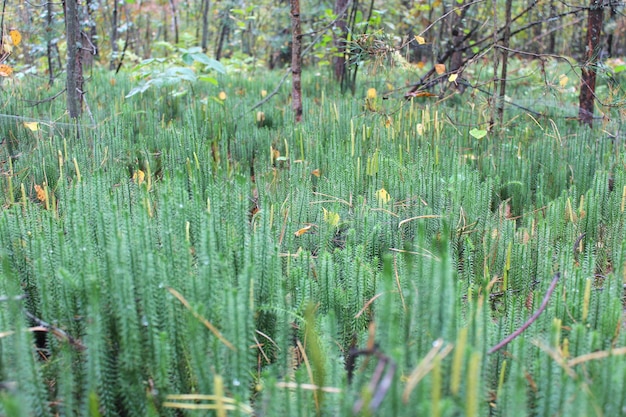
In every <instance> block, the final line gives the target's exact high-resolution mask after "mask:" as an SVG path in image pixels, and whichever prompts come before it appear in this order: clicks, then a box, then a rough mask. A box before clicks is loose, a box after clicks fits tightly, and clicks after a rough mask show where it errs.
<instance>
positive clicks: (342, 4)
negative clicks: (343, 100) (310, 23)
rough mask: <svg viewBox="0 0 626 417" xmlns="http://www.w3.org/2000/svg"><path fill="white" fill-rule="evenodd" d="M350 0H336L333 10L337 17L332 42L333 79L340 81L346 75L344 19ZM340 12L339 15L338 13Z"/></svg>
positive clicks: (345, 23) (346, 32)
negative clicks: (333, 55) (333, 45)
mask: <svg viewBox="0 0 626 417" xmlns="http://www.w3.org/2000/svg"><path fill="white" fill-rule="evenodd" d="M349 2H350V0H336V1H335V8H334V10H333V12H334V13H335V14H337V15H338V16H337V17H338V18H339V19H337V22H336V23H335V26H336V28H337V29H336V30H335V32H334V33H335V39H334V44H335V47H336V48H337V55H336V56H335V57H334V58H333V68H334V70H335V80H337V81H339V82H341V81H342V80H343V78H344V76H345V75H346V57H345V53H346V36H347V34H348V21H347V20H346V15H347V9H348V3H349ZM339 13H341V15H339Z"/></svg>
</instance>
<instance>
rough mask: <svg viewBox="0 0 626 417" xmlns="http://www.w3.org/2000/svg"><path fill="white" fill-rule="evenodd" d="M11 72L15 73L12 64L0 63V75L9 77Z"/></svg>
mask: <svg viewBox="0 0 626 417" xmlns="http://www.w3.org/2000/svg"><path fill="white" fill-rule="evenodd" d="M11 74H13V68H11V67H10V66H8V65H6V64H0V76H1V77H8V76H9V75H11Z"/></svg>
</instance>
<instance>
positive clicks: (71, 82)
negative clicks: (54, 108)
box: [63, 0, 83, 119]
mask: <svg viewBox="0 0 626 417" xmlns="http://www.w3.org/2000/svg"><path fill="white" fill-rule="evenodd" d="M63 9H64V11H65V34H66V37H67V70H66V73H67V74H66V76H67V78H66V83H65V88H66V93H67V111H68V112H69V114H70V117H71V118H73V119H77V118H78V117H79V116H80V114H81V113H82V107H83V66H82V63H81V55H82V54H81V53H80V42H79V39H80V36H81V34H80V25H79V20H78V0H65V1H64V2H63Z"/></svg>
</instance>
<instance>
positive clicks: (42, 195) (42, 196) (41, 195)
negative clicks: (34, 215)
mask: <svg viewBox="0 0 626 417" xmlns="http://www.w3.org/2000/svg"><path fill="white" fill-rule="evenodd" d="M35 192H36V193H37V200H39V201H41V202H42V203H43V202H44V201H46V190H45V189H44V188H43V187H42V186H40V185H37V184H35Z"/></svg>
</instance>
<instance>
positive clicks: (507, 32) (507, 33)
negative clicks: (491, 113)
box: [497, 0, 513, 124]
mask: <svg viewBox="0 0 626 417" xmlns="http://www.w3.org/2000/svg"><path fill="white" fill-rule="evenodd" d="M512 3H513V0H506V6H505V13H504V15H505V19H506V24H505V29H504V35H503V37H502V46H503V48H502V72H501V73H500V91H499V93H500V97H499V98H498V106H497V107H498V120H499V121H500V124H502V122H503V121H504V101H505V97H506V77H507V72H508V64H509V40H510V38H511V6H512Z"/></svg>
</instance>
